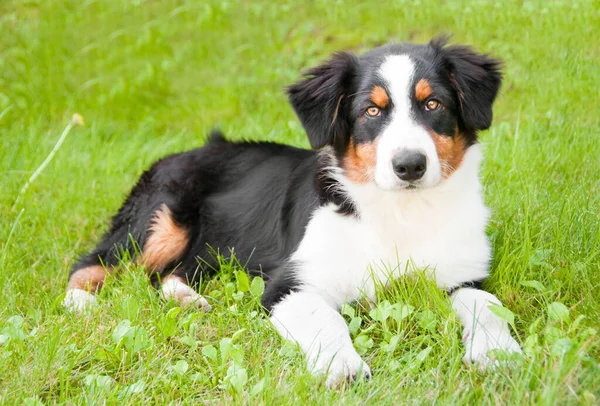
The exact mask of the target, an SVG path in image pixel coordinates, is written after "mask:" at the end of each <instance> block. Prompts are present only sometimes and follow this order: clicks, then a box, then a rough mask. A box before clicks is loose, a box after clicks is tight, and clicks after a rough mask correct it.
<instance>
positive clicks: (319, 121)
mask: <svg viewBox="0 0 600 406" xmlns="http://www.w3.org/2000/svg"><path fill="white" fill-rule="evenodd" d="M356 70H357V61H356V57H355V56H354V55H351V54H348V53H345V52H341V53H337V54H334V55H333V56H332V57H331V59H330V60H329V61H327V62H325V63H324V64H322V65H319V66H317V67H315V68H312V69H310V70H308V71H307V72H305V73H304V79H303V80H301V81H300V82H298V83H295V84H293V85H291V86H290V87H288V89H287V92H288V96H289V100H290V103H291V104H292V107H293V108H294V110H295V111H296V115H297V116H298V118H299V119H300V122H301V123H302V125H303V126H304V129H305V130H306V133H307V135H308V139H309V141H310V145H311V146H312V147H313V148H314V149H318V148H322V147H324V146H325V145H328V144H332V143H333V142H334V141H335V140H336V139H339V138H340V137H346V136H347V135H348V133H349V131H350V126H351V123H350V121H349V117H348V113H349V107H350V102H349V100H350V96H351V94H350V91H351V87H352V83H353V81H354V77H355V74H356Z"/></svg>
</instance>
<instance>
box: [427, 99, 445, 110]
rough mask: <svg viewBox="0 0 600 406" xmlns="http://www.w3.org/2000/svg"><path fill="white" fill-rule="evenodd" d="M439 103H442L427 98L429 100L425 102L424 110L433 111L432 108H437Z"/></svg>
mask: <svg viewBox="0 0 600 406" xmlns="http://www.w3.org/2000/svg"><path fill="white" fill-rule="evenodd" d="M441 105H442V103H440V102H439V100H436V99H429V100H427V103H425V110H426V111H434V110H437V109H439V108H440V106H441Z"/></svg>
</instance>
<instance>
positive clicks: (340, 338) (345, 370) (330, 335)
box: [271, 292, 371, 387]
mask: <svg viewBox="0 0 600 406" xmlns="http://www.w3.org/2000/svg"><path fill="white" fill-rule="evenodd" d="M271 321H272V323H273V325H274V326H275V328H276V329H277V331H278V332H279V334H281V336H282V337H283V338H285V339H287V340H291V341H295V342H297V343H298V344H299V345H300V348H302V351H303V352H304V353H305V354H306V357H307V361H308V368H309V370H310V371H311V372H312V373H313V374H315V375H327V380H326V385H327V386H328V387H334V386H336V385H338V384H339V383H340V382H341V381H342V380H343V379H344V378H345V377H358V375H359V374H363V375H366V376H370V375H371V370H370V369H369V367H368V366H367V364H365V363H364V361H363V360H362V359H361V358H360V355H358V353H357V352H356V350H355V349H354V346H353V345H352V340H351V339H350V334H349V331H348V326H347V325H346V322H345V321H344V319H343V318H342V316H341V315H340V314H339V313H338V312H337V310H336V309H335V307H332V306H331V304H330V303H328V302H327V301H326V300H325V299H324V298H323V296H321V295H319V294H317V293H313V292H294V293H291V294H290V295H288V296H286V297H285V298H284V299H283V300H282V301H281V302H280V303H279V304H277V305H276V306H275V307H274V309H273V313H272V316H271Z"/></svg>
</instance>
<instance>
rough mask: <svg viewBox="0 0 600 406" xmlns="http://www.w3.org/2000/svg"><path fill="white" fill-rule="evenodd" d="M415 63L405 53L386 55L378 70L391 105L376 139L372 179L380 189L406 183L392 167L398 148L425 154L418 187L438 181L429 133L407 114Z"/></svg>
mask: <svg viewBox="0 0 600 406" xmlns="http://www.w3.org/2000/svg"><path fill="white" fill-rule="evenodd" d="M414 70H415V66H414V63H413V62H412V61H411V59H410V58H409V56H408V55H392V56H388V57H387V59H386V60H385V62H384V63H383V64H382V65H381V68H380V69H379V75H380V76H381V77H382V78H383V80H385V82H386V84H387V87H388V91H389V95H390V98H391V100H392V103H393V105H394V108H393V109H392V115H391V117H390V122H389V124H388V125H387V126H386V127H385V129H384V130H383V132H382V134H381V136H380V137H379V141H378V142H377V164H376V167H375V182H376V183H377V185H378V186H379V187H380V188H383V189H399V188H404V187H406V186H408V182H405V181H403V180H401V179H400V178H398V176H397V175H396V174H395V173H394V169H393V167H392V158H393V157H394V156H395V155H396V154H397V153H398V152H400V151H402V150H407V151H418V152H421V153H423V154H425V156H426V157H427V171H426V172H425V175H423V178H421V180H420V181H419V182H418V184H419V185H420V186H422V187H431V186H434V185H436V184H438V183H439V182H440V180H441V177H442V171H441V165H440V161H439V158H438V155H437V150H436V148H435V144H434V142H433V139H432V138H431V135H430V134H429V133H428V132H427V130H426V129H425V128H424V127H423V126H422V125H420V124H419V123H417V122H416V121H415V119H414V117H412V116H411V111H412V107H411V94H412V93H413V89H412V82H413V76H414Z"/></svg>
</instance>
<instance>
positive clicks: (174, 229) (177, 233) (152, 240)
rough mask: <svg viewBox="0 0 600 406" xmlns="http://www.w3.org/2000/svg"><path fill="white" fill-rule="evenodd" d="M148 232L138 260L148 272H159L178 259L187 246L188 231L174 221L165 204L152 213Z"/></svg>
mask: <svg viewBox="0 0 600 406" xmlns="http://www.w3.org/2000/svg"><path fill="white" fill-rule="evenodd" d="M148 233H149V236H148V238H147V239H146V244H145V245H144V251H143V252H142V257H141V259H140V262H141V263H142V264H143V265H145V266H146V267H148V272H150V273H154V272H159V271H161V270H163V269H164V267H166V266H167V265H169V264H170V263H172V262H174V261H176V260H178V259H180V258H181V256H182V255H183V253H184V252H185V250H186V248H187V244H188V241H189V238H188V231H187V230H186V229H184V228H182V227H180V226H179V225H177V224H176V223H175V221H174V220H173V217H172V216H171V210H169V208H168V207H167V206H166V205H165V204H163V205H162V206H161V207H160V209H159V210H157V211H156V212H155V213H154V219H153V220H152V224H151V225H150V228H149V229H148Z"/></svg>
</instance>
